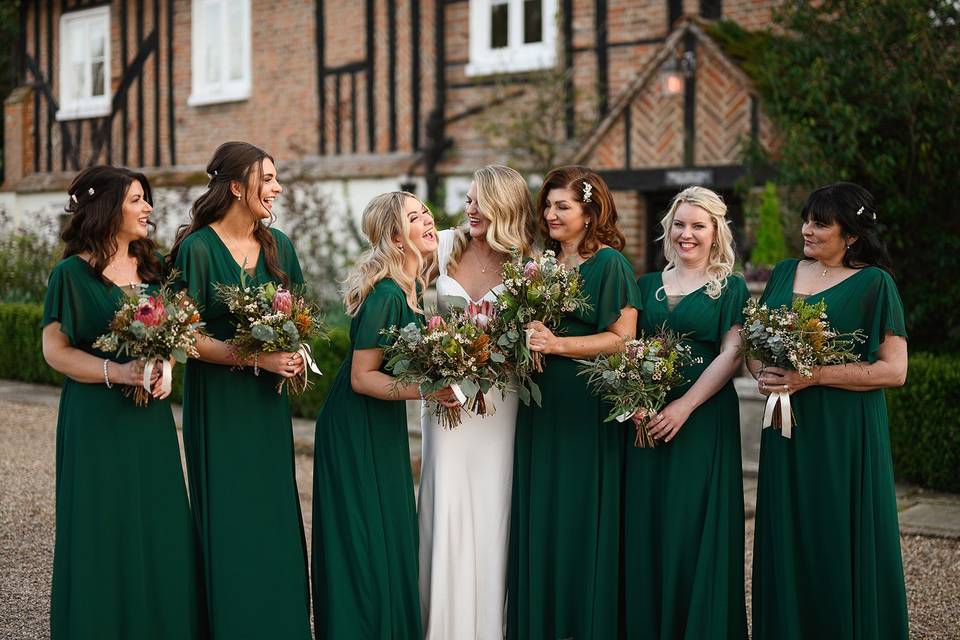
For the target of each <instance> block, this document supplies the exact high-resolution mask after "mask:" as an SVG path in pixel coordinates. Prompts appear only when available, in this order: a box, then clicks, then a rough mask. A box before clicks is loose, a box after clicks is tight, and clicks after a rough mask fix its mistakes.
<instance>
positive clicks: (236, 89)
mask: <svg viewBox="0 0 960 640" xmlns="http://www.w3.org/2000/svg"><path fill="white" fill-rule="evenodd" d="M192 22H193V24H192V38H191V42H192V45H193V54H192V57H191V62H192V65H191V68H192V80H193V82H192V87H191V92H190V98H189V99H188V100H187V104H189V105H193V106H196V105H204V104H213V103H217V102H234V101H237V100H246V99H247V98H249V97H250V87H251V84H252V83H251V79H250V0H193V10H192Z"/></svg>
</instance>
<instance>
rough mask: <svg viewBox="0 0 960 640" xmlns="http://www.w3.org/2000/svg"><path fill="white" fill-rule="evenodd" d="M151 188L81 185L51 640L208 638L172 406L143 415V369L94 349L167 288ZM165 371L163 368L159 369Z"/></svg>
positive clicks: (68, 268)
mask: <svg viewBox="0 0 960 640" xmlns="http://www.w3.org/2000/svg"><path fill="white" fill-rule="evenodd" d="M151 202H152V198H151V193H150V185H149V183H148V182H147V179H146V178H145V177H144V176H143V175H142V174H139V173H133V172H131V171H128V170H127V169H120V168H116V167H108V166H99V167H91V168H90V169H86V170H84V171H83V172H81V173H80V174H79V175H78V176H77V177H76V178H75V179H74V181H73V183H72V184H71V185H70V190H69V200H68V203H67V207H66V210H67V213H69V214H70V218H69V220H68V222H67V225H66V228H65V229H64V232H63V241H64V244H65V248H64V258H63V260H61V261H60V263H59V264H57V265H56V267H55V268H54V269H53V271H52V273H51V274H50V282H49V287H48V289H47V295H46V300H45V302H44V309H43V325H44V328H43V355H44V358H45V359H46V360H47V362H48V363H49V364H50V366H51V367H53V368H54V369H56V370H57V371H59V372H61V373H63V374H64V376H65V380H64V383H63V392H62V394H61V396H60V410H59V416H58V420H57V483H56V506H57V526H56V545H55V550H54V560H53V588H52V591H51V596H52V598H51V608H50V637H51V638H53V639H54V640H59V639H61V638H94V637H96V638H104V639H107V640H121V639H122V638H130V637H136V638H146V639H156V640H160V639H161V638H186V639H190V638H198V637H203V634H202V631H201V630H202V628H203V621H202V620H201V618H200V616H199V611H200V610H201V604H200V603H201V599H200V597H199V588H200V587H199V575H198V574H197V557H196V539H195V537H194V528H193V526H192V524H191V522H190V513H189V510H188V505H187V496H186V492H185V491H184V488H183V471H182V469H181V466H180V454H179V447H178V445H177V435H176V428H175V426H174V422H173V414H172V412H171V410H170V402H169V400H167V399H166V395H167V394H166V393H163V392H162V391H161V390H160V389H159V385H157V384H156V380H157V378H158V377H159V376H154V381H155V386H154V394H153V395H154V400H153V401H152V402H150V403H149V404H148V405H147V406H144V407H137V406H136V405H135V404H134V402H133V400H132V399H130V398H128V397H126V396H125V395H124V393H123V388H124V387H126V386H128V385H139V384H142V380H143V369H144V363H143V361H136V360H133V361H132V360H130V358H129V357H119V356H118V355H117V354H115V353H106V352H103V351H100V350H99V349H95V348H94V347H93V344H94V342H95V340H96V339H97V338H98V337H99V336H100V335H102V334H104V333H106V332H107V331H108V330H109V325H110V323H111V321H112V320H113V317H114V313H115V312H116V310H117V307H118V304H119V303H120V302H121V301H122V300H123V299H124V296H125V295H129V294H130V293H131V292H133V293H139V292H140V289H141V287H145V288H146V289H147V291H151V292H152V291H153V290H155V289H156V287H157V284H158V282H159V280H160V264H159V261H158V259H157V257H156V255H155V253H154V247H153V242H152V241H151V240H150V239H149V238H148V232H149V230H150V226H151V225H152V223H151V222H150V212H151V211H152V210H153V207H152V204H151ZM158 370H159V369H158Z"/></svg>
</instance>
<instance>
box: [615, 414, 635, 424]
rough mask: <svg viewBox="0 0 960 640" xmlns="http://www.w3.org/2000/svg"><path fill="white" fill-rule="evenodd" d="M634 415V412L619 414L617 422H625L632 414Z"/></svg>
mask: <svg viewBox="0 0 960 640" xmlns="http://www.w3.org/2000/svg"><path fill="white" fill-rule="evenodd" d="M635 413H636V411H625V412H624V413H621V414H620V415H618V416H617V422H626V421H627V420H629V419H630V418H632V417H633V414H635Z"/></svg>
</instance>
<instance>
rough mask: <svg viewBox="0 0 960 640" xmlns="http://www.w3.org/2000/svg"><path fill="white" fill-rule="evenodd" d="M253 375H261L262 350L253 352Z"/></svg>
mask: <svg viewBox="0 0 960 640" xmlns="http://www.w3.org/2000/svg"><path fill="white" fill-rule="evenodd" d="M253 375H255V376H259V375H260V352H259V351H258V352H257V353H255V354H253Z"/></svg>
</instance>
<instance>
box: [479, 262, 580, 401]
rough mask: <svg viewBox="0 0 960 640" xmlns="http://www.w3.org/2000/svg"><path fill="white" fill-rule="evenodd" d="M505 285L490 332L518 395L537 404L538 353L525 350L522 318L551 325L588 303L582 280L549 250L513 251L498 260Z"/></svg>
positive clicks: (527, 346)
mask: <svg viewBox="0 0 960 640" xmlns="http://www.w3.org/2000/svg"><path fill="white" fill-rule="evenodd" d="M502 279H503V286H504V291H503V292H502V293H500V294H499V295H498V296H497V302H496V310H497V318H496V320H495V322H494V328H493V335H494V336H495V337H496V342H497V346H498V347H500V348H501V349H503V351H504V352H506V353H508V354H509V355H510V357H509V360H510V362H511V365H512V367H513V371H514V374H515V375H516V377H517V379H518V381H519V383H520V385H519V394H520V399H521V400H523V401H524V403H526V404H530V398H531V396H532V397H533V399H534V401H536V403H537V404H540V389H539V387H537V385H536V383H535V382H533V380H532V378H531V375H530V374H531V372H532V371H535V372H537V373H540V372H542V371H543V354H541V353H539V352H536V351H530V334H531V333H532V332H531V331H530V330H528V329H525V327H526V325H527V323H529V322H532V321H534V320H539V321H540V322H542V323H543V324H544V325H546V326H547V327H548V328H550V329H551V330H556V328H557V326H558V325H559V322H560V319H561V318H562V317H563V315H564V314H566V313H571V312H573V311H576V310H578V309H586V308H588V307H589V304H588V303H587V298H586V294H585V293H584V292H583V281H582V280H581V278H580V273H579V272H578V271H577V270H576V269H567V268H566V267H564V266H563V265H562V264H560V263H559V262H558V261H557V258H556V256H555V255H554V253H553V251H545V252H544V253H543V255H541V256H540V257H538V258H535V259H531V260H525V259H524V258H522V257H519V256H518V257H516V258H514V260H512V261H510V262H506V263H504V265H503V271H502Z"/></svg>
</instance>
